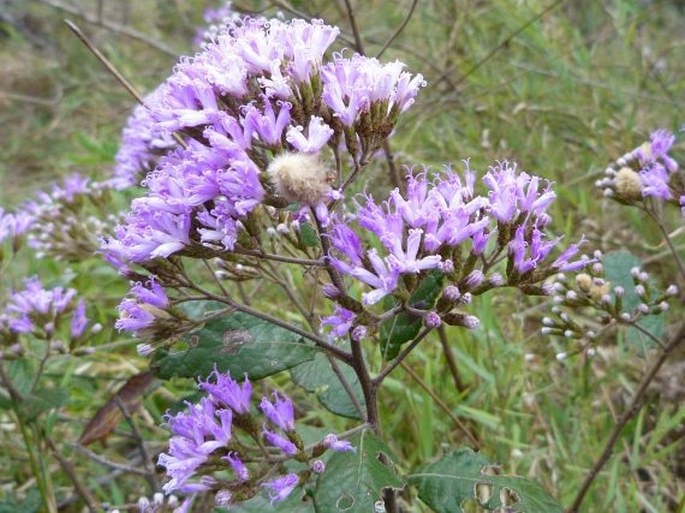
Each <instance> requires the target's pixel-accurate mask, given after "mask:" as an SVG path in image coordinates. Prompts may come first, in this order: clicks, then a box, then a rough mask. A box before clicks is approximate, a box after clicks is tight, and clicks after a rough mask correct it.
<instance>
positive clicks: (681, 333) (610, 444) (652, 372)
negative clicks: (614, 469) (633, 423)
mask: <svg viewBox="0 0 685 513" xmlns="http://www.w3.org/2000/svg"><path fill="white" fill-rule="evenodd" d="M683 338H685V325H683V326H681V327H680V329H679V330H678V333H677V334H676V335H675V336H674V337H673V338H672V339H671V340H670V341H669V342H668V343H667V344H666V345H665V346H664V349H663V350H662V351H661V353H660V354H659V358H657V359H656V361H655V362H654V363H653V364H652V366H651V367H650V369H649V371H647V374H645V377H644V378H642V381H641V382H640V385H639V386H638V389H637V391H636V392H635V395H634V396H633V399H632V400H631V401H630V405H629V406H628V408H627V409H626V410H625V411H624V412H623V415H621V418H620V419H619V420H618V422H617V423H616V425H615V426H614V429H613V430H612V431H611V435H610V436H609V439H608V440H607V442H606V444H605V445H604V450H603V451H602V454H601V455H600V456H599V458H597V461H595V464H594V465H593V466H592V469H590V472H589V473H588V475H587V476H586V477H585V481H583V484H582V485H581V487H580V490H579V491H578V494H577V495H576V498H575V499H574V501H573V504H571V506H570V507H569V508H568V509H567V510H566V513H578V511H579V510H580V506H581V505H582V504H583V500H584V499H585V495H586V494H587V492H588V490H589V489H590V486H591V485H592V483H593V481H594V480H595V479H596V478H597V475H598V474H599V472H600V471H601V470H602V467H604V464H605V463H606V462H607V461H608V460H609V458H610V457H611V454H612V452H613V450H614V445H616V442H617V441H618V438H619V436H620V435H621V431H623V428H624V427H625V426H626V424H628V422H630V420H631V419H632V418H633V417H635V415H637V414H638V413H639V411H640V410H641V409H642V406H643V404H642V398H643V397H644V395H645V393H646V392H647V388H648V387H649V385H650V383H651V382H652V380H653V379H654V377H655V376H656V375H657V373H658V372H659V369H661V366H662V365H663V364H664V362H665V361H666V359H667V358H668V356H669V355H670V354H671V353H672V352H673V350H674V349H675V348H676V347H677V346H678V344H680V343H681V342H682V341H683Z"/></svg>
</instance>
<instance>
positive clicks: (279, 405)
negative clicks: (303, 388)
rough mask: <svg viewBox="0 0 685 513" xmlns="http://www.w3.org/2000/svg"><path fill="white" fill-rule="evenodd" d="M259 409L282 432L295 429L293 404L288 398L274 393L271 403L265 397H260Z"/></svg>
mask: <svg viewBox="0 0 685 513" xmlns="http://www.w3.org/2000/svg"><path fill="white" fill-rule="evenodd" d="M260 408H261V410H262V411H263V412H264V414H265V415H266V416H267V417H268V418H269V420H270V421H271V422H273V423H274V424H276V425H277V426H278V427H279V428H281V429H282V430H283V431H286V432H288V431H293V430H294V429H295V418H294V411H293V403H292V401H291V400H290V399H289V398H287V397H285V396H282V395H280V394H278V392H274V402H273V403H272V402H271V401H269V400H268V399H267V398H266V397H262V403H261V404H260Z"/></svg>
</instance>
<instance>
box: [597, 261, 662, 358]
mask: <svg viewBox="0 0 685 513" xmlns="http://www.w3.org/2000/svg"><path fill="white" fill-rule="evenodd" d="M602 264H603V265H604V276H605V277H606V279H607V280H608V281H609V282H611V285H612V287H618V286H621V287H623V289H624V290H625V295H624V296H623V312H632V311H633V310H634V309H635V308H636V307H637V306H638V305H639V304H640V303H641V302H642V301H641V300H640V298H639V296H638V295H637V294H636V293H635V284H634V283H633V277H632V276H631V275H630V270H631V269H632V268H633V267H639V266H640V265H641V262H640V259H639V258H638V257H636V256H635V255H633V254H632V253H628V252H627V251H612V252H611V253H607V254H606V255H604V257H603V258H602ZM650 289H651V290H650V292H651V293H652V294H654V293H655V292H656V291H655V289H654V287H652V286H651V284H650ZM637 323H638V324H639V325H640V326H641V327H642V328H644V329H645V330H647V331H648V332H649V333H651V334H652V335H654V336H655V337H657V338H661V336H662V335H663V332H664V318H663V315H649V316H647V317H644V318H642V319H640V320H638V321H637ZM625 337H626V342H628V343H629V344H630V345H632V346H633V347H635V348H636V349H637V351H638V352H639V353H640V354H645V352H646V351H647V350H649V349H651V348H653V347H654V346H655V345H656V344H655V343H654V341H653V340H652V339H650V338H649V337H648V336H647V335H645V334H644V333H642V332H641V331H640V330H639V329H637V328H632V327H629V328H628V329H626V332H625Z"/></svg>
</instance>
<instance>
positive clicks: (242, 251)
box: [232, 247, 324, 266]
mask: <svg viewBox="0 0 685 513" xmlns="http://www.w3.org/2000/svg"><path fill="white" fill-rule="evenodd" d="M232 253H237V254H239V255H247V256H253V257H257V258H263V259H264V260H274V261H276V262H285V263H287V264H298V265H311V266H320V265H323V264H324V261H323V259H317V260H312V259H311V258H297V257H288V256H283V255H276V254H271V253H265V252H263V251H260V250H249V249H242V248H237V247H236V248H234V250H233V251H232Z"/></svg>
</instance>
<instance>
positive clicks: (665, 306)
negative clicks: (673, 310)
mask: <svg viewBox="0 0 685 513" xmlns="http://www.w3.org/2000/svg"><path fill="white" fill-rule="evenodd" d="M657 306H658V307H659V310H661V311H662V312H665V311H667V310H668V303H667V302H666V301H662V302H661V303H659V304H658V305H657Z"/></svg>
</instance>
